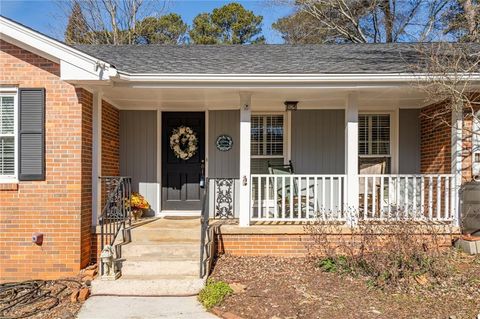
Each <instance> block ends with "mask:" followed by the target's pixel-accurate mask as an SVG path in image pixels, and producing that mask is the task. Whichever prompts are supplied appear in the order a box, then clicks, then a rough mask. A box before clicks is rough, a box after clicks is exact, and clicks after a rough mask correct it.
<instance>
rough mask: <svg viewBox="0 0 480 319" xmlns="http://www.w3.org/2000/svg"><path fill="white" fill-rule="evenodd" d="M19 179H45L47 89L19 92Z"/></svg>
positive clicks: (22, 90) (21, 90)
mask: <svg viewBox="0 0 480 319" xmlns="http://www.w3.org/2000/svg"><path fill="white" fill-rule="evenodd" d="M18 114H19V125H18V172H19V173H18V179H19V180H21V181H40V180H44V179H45V89H20V90H19V113H18Z"/></svg>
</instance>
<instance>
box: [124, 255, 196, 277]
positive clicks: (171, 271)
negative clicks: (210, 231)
mask: <svg viewBox="0 0 480 319" xmlns="http://www.w3.org/2000/svg"><path fill="white" fill-rule="evenodd" d="M160 258H161V257H160ZM199 269H200V261H199V260H195V261H194V260H191V261H188V260H187V261H186V260H135V259H132V260H126V261H124V262H123V263H122V274H124V275H128V276H132V275H138V276H141V275H161V276H168V275H176V276H183V275H186V276H196V275H198V273H199Z"/></svg>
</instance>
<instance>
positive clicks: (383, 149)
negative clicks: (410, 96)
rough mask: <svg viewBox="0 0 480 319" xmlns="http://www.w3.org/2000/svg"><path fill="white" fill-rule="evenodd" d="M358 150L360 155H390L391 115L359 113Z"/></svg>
mask: <svg viewBox="0 0 480 319" xmlns="http://www.w3.org/2000/svg"><path fill="white" fill-rule="evenodd" d="M358 152H359V154H360V155H390V116H389V115H359V117H358Z"/></svg>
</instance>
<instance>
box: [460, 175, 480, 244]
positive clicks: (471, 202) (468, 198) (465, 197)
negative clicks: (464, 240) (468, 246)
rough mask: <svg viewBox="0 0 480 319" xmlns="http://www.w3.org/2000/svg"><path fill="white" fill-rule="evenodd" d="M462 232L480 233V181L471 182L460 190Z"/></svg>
mask: <svg viewBox="0 0 480 319" xmlns="http://www.w3.org/2000/svg"><path fill="white" fill-rule="evenodd" d="M460 199H461V201H462V205H461V207H462V215H461V222H462V233H464V234H471V235H477V236H478V235H480V182H475V181H472V182H469V183H466V184H464V185H463V186H462V189H461V191H460Z"/></svg>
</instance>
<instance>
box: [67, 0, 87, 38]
mask: <svg viewBox="0 0 480 319" xmlns="http://www.w3.org/2000/svg"><path fill="white" fill-rule="evenodd" d="M87 34H88V26H87V22H86V20H85V17H84V16H83V13H82V8H81V7H80V5H79V4H78V2H75V4H74V5H73V8H72V13H70V16H69V17H68V24H67V29H66V30H65V42H66V43H67V44H86V43H88V37H87Z"/></svg>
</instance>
